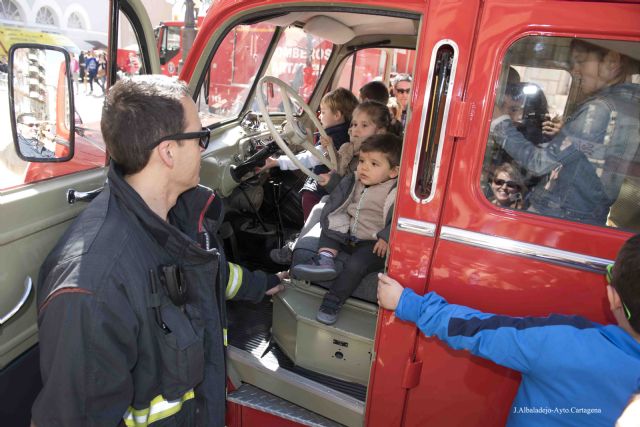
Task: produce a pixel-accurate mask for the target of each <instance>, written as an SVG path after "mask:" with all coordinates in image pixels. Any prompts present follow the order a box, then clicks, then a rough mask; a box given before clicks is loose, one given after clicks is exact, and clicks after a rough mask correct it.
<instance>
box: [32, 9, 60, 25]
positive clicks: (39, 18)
mask: <svg viewBox="0 0 640 427" xmlns="http://www.w3.org/2000/svg"><path fill="white" fill-rule="evenodd" d="M36 23H38V24H43V25H57V22H56V16H55V13H54V12H53V10H51V9H50V8H48V7H46V6H44V7H41V8H40V9H39V10H38V13H37V14H36Z"/></svg>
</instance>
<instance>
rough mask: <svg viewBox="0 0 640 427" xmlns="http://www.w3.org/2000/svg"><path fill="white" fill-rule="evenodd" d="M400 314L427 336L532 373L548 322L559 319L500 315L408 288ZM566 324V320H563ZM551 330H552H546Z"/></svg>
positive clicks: (545, 336) (543, 345) (404, 293)
mask: <svg viewBox="0 0 640 427" xmlns="http://www.w3.org/2000/svg"><path fill="white" fill-rule="evenodd" d="M396 317H398V318H399V319H401V320H406V321H410V322H414V323H416V325H417V326H418V328H419V329H420V330H421V331H422V332H423V333H424V334H425V335H427V336H434V335H435V336H437V337H438V338H439V339H441V340H442V341H444V342H445V343H447V345H449V347H451V348H454V349H456V350H468V351H469V352H471V353H472V354H474V355H476V356H479V357H482V358H484V359H488V360H491V361H493V362H494V363H497V364H498V365H502V366H505V367H507V368H511V369H515V370H517V371H520V372H523V373H527V372H530V371H531V370H532V369H533V367H534V364H535V363H536V360H537V359H538V357H539V355H540V353H541V351H543V350H542V349H543V348H544V347H545V345H547V344H548V343H547V339H548V335H549V334H548V333H545V331H544V330H542V329H543V328H541V327H540V326H544V325H545V324H547V323H549V322H550V323H554V324H556V323H557V321H558V318H560V319H561V320H562V319H567V320H570V319H572V318H571V317H566V316H556V318H552V317H550V318H518V317H509V316H498V315H495V314H488V313H482V312H480V311H477V310H474V309H471V308H468V307H464V306H460V305H454V304H449V303H447V302H446V301H445V300H444V298H442V297H441V296H439V295H438V294H436V293H435V292H429V293H427V294H426V295H424V296H418V295H416V294H415V293H414V292H413V291H412V290H411V289H407V288H405V290H404V291H403V293H402V296H401V297H400V301H399V303H398V307H397V308H396ZM560 324H563V322H560ZM546 332H548V330H547V331H546Z"/></svg>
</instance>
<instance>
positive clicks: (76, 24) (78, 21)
mask: <svg viewBox="0 0 640 427" xmlns="http://www.w3.org/2000/svg"><path fill="white" fill-rule="evenodd" d="M67 27H69V28H75V29H78V30H84V28H85V25H84V20H83V19H82V17H81V16H80V15H79V14H78V13H76V12H73V13H72V14H71V15H69V19H68V20H67Z"/></svg>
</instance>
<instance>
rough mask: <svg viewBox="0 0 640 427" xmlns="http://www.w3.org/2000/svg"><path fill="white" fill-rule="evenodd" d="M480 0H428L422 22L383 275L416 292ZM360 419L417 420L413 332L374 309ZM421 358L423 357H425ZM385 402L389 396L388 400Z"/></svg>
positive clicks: (439, 207) (435, 223)
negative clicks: (412, 399)
mask: <svg viewBox="0 0 640 427" xmlns="http://www.w3.org/2000/svg"><path fill="white" fill-rule="evenodd" d="M479 8H480V2H476V1H473V2H470V1H464V2H463V1H454V2H440V1H435V2H430V3H429V5H428V12H427V13H426V16H427V17H428V21H427V22H426V24H425V23H423V24H422V26H421V28H422V29H421V34H420V37H419V42H418V48H417V49H416V52H417V53H416V55H417V57H416V70H415V73H414V80H413V86H412V88H411V99H410V103H411V117H410V118H408V119H407V129H406V133H405V139H404V146H403V159H402V166H401V172H400V176H399V178H398V197H397V200H396V204H395V215H394V223H393V224H392V234H391V245H390V255H389V260H388V264H387V265H388V274H389V275H390V276H391V277H393V278H394V279H396V280H398V281H399V282H400V283H402V284H403V285H404V286H407V287H410V288H412V289H414V290H415V291H416V292H417V293H419V294H422V293H424V292H425V291H426V289H427V287H428V283H429V280H430V277H431V276H432V274H433V272H432V260H433V256H434V253H435V250H436V247H437V238H438V234H439V230H440V226H441V221H442V215H443V212H444V210H443V209H444V205H445V200H446V199H447V191H448V188H449V177H450V174H451V173H452V170H454V169H455V168H457V167H459V165H457V164H456V163H455V162H454V160H453V158H454V153H455V150H456V149H457V146H458V145H459V144H465V143H466V141H465V138H466V136H467V132H468V127H467V123H468V117H469V115H470V114H471V110H470V108H469V107H470V106H469V104H467V103H465V102H464V93H465V90H466V78H467V69H468V66H469V58H470V55H471V52H472V44H473V28H474V27H475V26H476V20H477V19H478V18H477V17H478V11H479ZM380 313H381V314H380V315H379V316H378V324H377V332H376V339H375V353H376V357H375V359H374V364H373V370H372V374H371V377H372V380H371V383H370V388H369V391H368V400H367V414H366V418H367V425H379V424H378V421H377V420H381V419H385V420H386V421H385V422H387V423H390V424H392V425H402V424H403V423H404V424H405V425H421V424H420V423H416V422H414V421H411V420H410V419H409V418H407V415H406V410H405V409H404V408H403V405H402V403H401V402H403V401H404V399H405V398H406V397H407V396H409V395H410V393H411V392H412V390H411V389H412V388H413V387H415V386H416V385H417V384H418V383H419V382H420V373H421V371H422V370H424V369H423V362H422V361H421V360H419V359H416V357H415V356H416V355H415V351H416V345H417V344H418V340H419V339H420V338H419V335H418V334H419V333H420V332H419V331H418V330H417V329H416V328H415V326H414V325H411V324H409V323H405V322H399V321H397V320H396V321H393V319H394V318H393V314H392V312H389V311H386V310H380ZM424 363H426V362H424ZM386 402H396V403H395V404H394V405H388V404H386Z"/></svg>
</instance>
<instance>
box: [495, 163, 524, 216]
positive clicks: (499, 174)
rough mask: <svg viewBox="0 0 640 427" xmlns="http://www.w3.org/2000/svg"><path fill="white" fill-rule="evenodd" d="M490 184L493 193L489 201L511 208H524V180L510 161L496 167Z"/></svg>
mask: <svg viewBox="0 0 640 427" xmlns="http://www.w3.org/2000/svg"><path fill="white" fill-rule="evenodd" d="M489 186H490V187H491V193H492V196H491V197H490V198H489V201H490V202H491V203H493V204H494V205H496V206H500V207H503V208H511V209H522V208H524V192H525V190H526V187H525V186H524V180H523V179H522V175H521V174H520V172H518V170H517V169H516V168H515V167H513V165H511V164H510V163H503V164H501V165H500V166H498V167H497V168H495V170H494V171H493V173H492V174H491V179H490V180H489Z"/></svg>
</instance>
